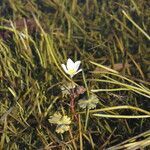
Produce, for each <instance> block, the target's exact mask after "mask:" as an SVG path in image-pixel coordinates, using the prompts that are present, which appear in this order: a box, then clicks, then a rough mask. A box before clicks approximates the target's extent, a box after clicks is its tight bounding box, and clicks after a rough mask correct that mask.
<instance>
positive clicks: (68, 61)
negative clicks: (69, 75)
mask: <svg viewBox="0 0 150 150" xmlns="http://www.w3.org/2000/svg"><path fill="white" fill-rule="evenodd" d="M74 66H75V63H74V62H73V61H72V60H71V59H70V58H69V59H68V60H67V69H68V70H71V69H74Z"/></svg>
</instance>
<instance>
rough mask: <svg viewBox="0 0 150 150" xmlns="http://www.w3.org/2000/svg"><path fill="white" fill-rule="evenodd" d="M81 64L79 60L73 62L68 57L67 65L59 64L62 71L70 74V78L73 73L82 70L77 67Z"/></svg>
mask: <svg viewBox="0 0 150 150" xmlns="http://www.w3.org/2000/svg"><path fill="white" fill-rule="evenodd" d="M80 64H81V61H76V62H75V63H74V62H73V61H72V60H71V59H70V58H69V59H68V60H67V65H64V64H61V66H62V68H63V69H64V71H65V72H66V73H67V74H69V75H70V77H71V78H72V77H73V76H74V75H76V74H77V73H79V72H80V71H82V69H79V66H80ZM78 69H79V70H78Z"/></svg>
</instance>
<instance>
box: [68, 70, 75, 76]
mask: <svg viewBox="0 0 150 150" xmlns="http://www.w3.org/2000/svg"><path fill="white" fill-rule="evenodd" d="M68 73H69V74H70V75H73V74H75V73H76V71H75V70H74V69H70V70H68Z"/></svg>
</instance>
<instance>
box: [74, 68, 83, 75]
mask: <svg viewBox="0 0 150 150" xmlns="http://www.w3.org/2000/svg"><path fill="white" fill-rule="evenodd" d="M81 71H82V69H79V70H78V71H77V72H76V73H75V74H74V75H76V74H77V73H79V72H81Z"/></svg>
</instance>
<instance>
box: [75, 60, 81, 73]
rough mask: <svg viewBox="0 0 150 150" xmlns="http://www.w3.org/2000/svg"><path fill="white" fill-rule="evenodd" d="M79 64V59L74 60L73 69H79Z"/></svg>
mask: <svg viewBox="0 0 150 150" xmlns="http://www.w3.org/2000/svg"><path fill="white" fill-rule="evenodd" d="M80 64H81V61H76V62H75V66H74V70H75V71H77V70H78V69H79V66H80Z"/></svg>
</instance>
